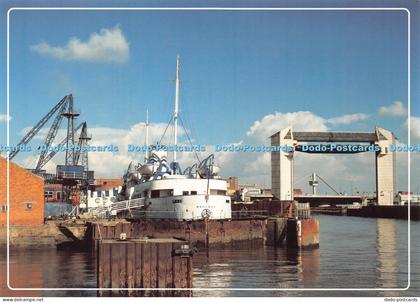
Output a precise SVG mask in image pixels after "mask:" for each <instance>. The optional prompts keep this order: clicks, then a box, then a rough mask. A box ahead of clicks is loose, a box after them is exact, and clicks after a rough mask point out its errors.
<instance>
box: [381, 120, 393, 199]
mask: <svg viewBox="0 0 420 302" xmlns="http://www.w3.org/2000/svg"><path fill="white" fill-rule="evenodd" d="M376 132H377V135H378V138H379V140H378V142H377V144H378V145H379V146H380V147H381V151H380V152H378V153H377V154H376V192H377V200H378V204H379V205H392V204H393V203H394V198H395V195H396V194H395V193H396V192H395V187H396V178H395V166H396V158H395V152H391V151H390V150H389V145H390V144H395V137H394V134H393V133H392V132H390V131H388V130H385V129H382V128H377V129H376Z"/></svg>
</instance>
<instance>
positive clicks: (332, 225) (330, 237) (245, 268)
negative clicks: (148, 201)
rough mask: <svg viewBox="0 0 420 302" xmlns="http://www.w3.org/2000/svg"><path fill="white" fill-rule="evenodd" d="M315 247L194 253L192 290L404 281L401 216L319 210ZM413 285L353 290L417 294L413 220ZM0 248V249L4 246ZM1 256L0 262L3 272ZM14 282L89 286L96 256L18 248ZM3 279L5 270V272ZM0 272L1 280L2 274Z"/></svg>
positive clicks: (1, 292)
mask: <svg viewBox="0 0 420 302" xmlns="http://www.w3.org/2000/svg"><path fill="white" fill-rule="evenodd" d="M317 218H318V219H319V220H320V224H321V234H320V236H321V237H320V248H319V249H317V250H307V251H306V250H304V251H302V252H292V251H290V250H289V251H288V250H287V249H274V248H272V247H265V248H254V249H249V248H244V249H238V248H227V249H220V250H216V251H212V252H211V253H210V255H209V257H207V256H206V254H205V253H204V252H199V253H198V254H196V255H195V256H194V287H197V288H219V289H222V290H217V291H195V292H194V295H195V296H347V295H353V296H354V295H355V293H354V291H353V292H348V291H344V292H343V291H339V292H337V291H336V292H333V291H316V292H315V291H287V290H286V291H272V290H266V291H243V290H241V291H238V290H236V291H231V290H228V289H226V290H224V288H260V289H263V288H271V289H272V288H282V289H287V288H296V289H302V288H365V289H368V288H375V287H376V288H404V287H406V286H407V282H408V275H407V272H408V263H407V261H408V255H407V221H404V220H392V219H371V218H358V217H339V216H324V215H319V216H317ZM411 233H412V236H411V244H412V253H411V286H412V287H411V288H410V289H409V290H408V291H398V290H392V291H386V292H385V291H363V292H362V291H358V292H357V293H356V295H357V296H384V295H389V296H420V253H418V252H417V251H419V250H420V237H419V235H418V234H419V233H420V222H418V221H417V222H412V224H411ZM3 255H4V254H3ZM5 266H6V263H5V257H1V260H0V270H1V271H3V272H5ZM10 267H11V282H12V285H13V286H15V287H91V288H92V287H95V286H96V274H95V259H94V258H93V257H92V255H91V253H89V252H81V251H79V252H75V251H71V252H69V251H59V250H56V249H51V248H50V249H38V250H20V251H13V253H12V255H11V263H10ZM3 276H5V273H4V274H3ZM4 279H5V278H4ZM4 279H2V281H4ZM4 283H5V282H2V288H0V296H9V295H14V296H26V295H35V296H39V295H41V296H96V292H95V291H52V292H51V291H30V292H24V293H22V292H10V291H7V290H6V289H5V285H4Z"/></svg>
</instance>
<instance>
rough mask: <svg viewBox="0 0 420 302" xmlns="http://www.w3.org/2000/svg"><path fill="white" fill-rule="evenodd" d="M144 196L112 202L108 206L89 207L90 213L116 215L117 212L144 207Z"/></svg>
mask: <svg viewBox="0 0 420 302" xmlns="http://www.w3.org/2000/svg"><path fill="white" fill-rule="evenodd" d="M145 207H146V205H145V198H144V197H142V198H135V199H128V200H123V201H117V202H114V203H112V204H110V205H108V206H102V207H97V208H93V209H91V211H90V213H91V214H92V215H93V216H97V217H106V216H108V215H111V216H116V215H117V214H118V213H119V212H123V211H131V210H133V209H140V208H145Z"/></svg>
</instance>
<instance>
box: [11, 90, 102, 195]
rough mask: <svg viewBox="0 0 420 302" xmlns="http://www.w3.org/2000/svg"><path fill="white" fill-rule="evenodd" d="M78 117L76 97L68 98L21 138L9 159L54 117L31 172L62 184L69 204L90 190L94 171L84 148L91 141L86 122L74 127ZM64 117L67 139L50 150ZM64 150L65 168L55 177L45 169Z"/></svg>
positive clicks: (70, 96)
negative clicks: (74, 198)
mask: <svg viewBox="0 0 420 302" xmlns="http://www.w3.org/2000/svg"><path fill="white" fill-rule="evenodd" d="M54 116H55V117H54ZM78 116H79V113H77V112H75V111H74V104H73V95H71V94H69V95H66V96H65V97H63V98H62V99H61V100H60V102H58V103H57V104H56V105H55V106H54V107H53V108H52V109H51V110H50V111H49V112H48V113H47V114H46V115H45V116H44V117H43V118H42V119H41V120H40V121H39V122H38V123H37V124H36V125H35V126H34V127H33V128H32V129H31V130H30V131H29V132H28V133H27V134H26V135H25V136H24V137H23V138H22V140H21V141H20V142H19V144H18V145H17V148H15V150H13V151H12V152H10V153H9V159H13V158H14V157H15V156H16V155H17V154H18V153H19V150H20V149H21V148H20V147H21V146H24V145H26V144H28V143H29V142H30V141H31V140H32V139H33V138H34V136H35V135H36V134H37V133H39V131H40V130H41V129H42V128H43V127H44V126H45V125H46V124H47V122H48V121H50V120H51V119H52V118H53V117H54V118H53V122H52V124H51V127H50V129H49V130H48V133H47V136H46V137H45V139H44V140H43V145H42V146H43V148H41V149H40V150H41V151H40V155H39V159H38V162H37V164H36V167H35V168H34V169H31V171H32V172H34V173H36V174H38V175H41V176H43V177H44V178H45V179H46V181H47V182H48V183H55V184H62V186H63V191H64V192H65V193H66V194H65V196H66V200H67V201H69V200H70V199H71V196H72V195H74V194H73V193H74V192H75V191H78V190H81V188H83V190H87V188H88V186H89V184H90V183H91V182H92V181H93V178H94V176H93V175H94V173H93V171H88V168H89V167H88V151H87V149H86V148H83V147H85V146H87V144H88V141H89V140H90V139H91V138H90V137H89V136H88V134H87V123H86V122H82V123H80V124H79V125H78V126H77V127H74V123H75V119H76V118H77V117H78ZM64 118H66V119H67V132H66V137H65V138H64V139H63V140H62V141H61V142H60V143H59V144H58V145H56V146H54V147H55V148H51V146H52V144H53V142H54V139H55V138H56V136H57V133H58V130H59V129H60V126H61V124H62V122H63V119H64ZM80 129H81V131H80V135H79V136H78V137H77V139H78V141H77V145H75V138H76V135H77V133H78V131H79V130H80ZM63 147H65V153H66V154H65V163H64V165H57V170H56V174H54V175H51V174H47V173H45V171H43V170H42V168H43V167H44V166H45V165H46V164H47V163H48V162H49V161H50V160H51V159H52V158H53V157H54V156H55V155H56V154H57V152H58V150H62V148H63ZM75 147H76V148H75Z"/></svg>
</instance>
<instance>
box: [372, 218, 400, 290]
mask: <svg viewBox="0 0 420 302" xmlns="http://www.w3.org/2000/svg"><path fill="white" fill-rule="evenodd" d="M376 225H377V230H376V250H377V259H378V265H377V270H378V273H379V276H378V278H379V280H382V282H381V283H382V284H381V286H380V287H388V288H392V287H396V286H397V280H396V274H395V273H397V272H398V259H397V257H396V256H397V250H396V248H397V241H396V234H395V233H396V230H395V223H394V221H393V220H390V219H378V220H377V221H376Z"/></svg>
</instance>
